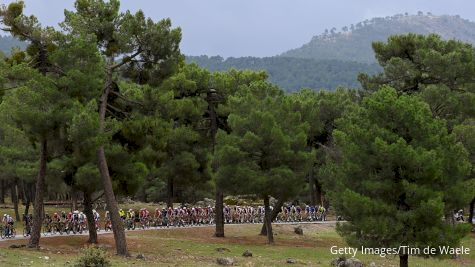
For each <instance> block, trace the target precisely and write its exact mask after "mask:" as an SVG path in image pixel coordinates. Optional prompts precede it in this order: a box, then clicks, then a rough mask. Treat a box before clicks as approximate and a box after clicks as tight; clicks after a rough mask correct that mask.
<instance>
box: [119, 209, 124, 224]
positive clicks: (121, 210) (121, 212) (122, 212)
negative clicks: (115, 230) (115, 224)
mask: <svg viewBox="0 0 475 267" xmlns="http://www.w3.org/2000/svg"><path fill="white" fill-rule="evenodd" d="M119 216H120V218H121V219H122V221H124V220H125V211H124V210H123V209H120V210H119Z"/></svg>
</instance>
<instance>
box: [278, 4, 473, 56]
mask: <svg viewBox="0 0 475 267" xmlns="http://www.w3.org/2000/svg"><path fill="white" fill-rule="evenodd" d="M410 32H412V33H418V34H430V33H436V34H438V35H440V36H441V37H442V38H444V39H456V40H460V41H464V42H468V43H472V44H475V23H474V22H472V21H469V20H467V19H463V18H461V17H460V16H449V15H441V16H435V15H432V14H431V13H427V14H424V13H422V12H419V13H418V14H417V15H409V14H407V13H406V14H404V15H403V14H398V15H395V16H391V17H385V18H373V19H371V20H365V21H363V22H359V23H357V24H355V25H350V26H347V27H343V28H342V29H341V31H337V29H336V28H333V29H331V30H326V31H325V33H323V34H321V35H317V36H314V37H313V38H312V40H311V41H310V42H309V43H307V44H304V45H303V46H301V47H300V48H296V49H292V50H289V51H287V52H284V53H282V54H281V55H279V56H282V57H295V58H311V59H316V60H334V59H336V60H344V61H346V60H348V61H357V62H363V63H373V62H375V58H374V53H373V51H372V48H371V43H372V42H374V41H386V40H387V38H388V37H389V36H391V35H394V34H404V33H410Z"/></svg>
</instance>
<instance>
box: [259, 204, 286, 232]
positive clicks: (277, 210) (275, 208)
mask: <svg viewBox="0 0 475 267" xmlns="http://www.w3.org/2000/svg"><path fill="white" fill-rule="evenodd" d="M284 202H285V201H284V199H282V198H280V199H279V200H277V205H276V207H274V209H273V210H272V216H271V222H273V221H275V219H276V218H277V215H279V212H280V208H281V207H282V206H283V205H284ZM260 235H267V227H266V224H265V222H264V224H262V228H261V233H260Z"/></svg>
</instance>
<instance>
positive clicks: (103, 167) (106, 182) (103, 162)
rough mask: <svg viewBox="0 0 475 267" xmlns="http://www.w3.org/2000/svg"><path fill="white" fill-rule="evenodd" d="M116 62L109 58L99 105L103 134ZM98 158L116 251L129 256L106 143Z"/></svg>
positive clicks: (102, 146) (100, 129)
mask: <svg viewBox="0 0 475 267" xmlns="http://www.w3.org/2000/svg"><path fill="white" fill-rule="evenodd" d="M113 62H114V59H113V58H110V59H109V62H108V63H109V66H108V67H107V73H106V83H105V86H104V91H103V93H102V96H101V104H100V107H99V134H103V133H104V130H105V120H106V110H107V98H108V96H109V92H110V89H111V86H112V74H113V73H112V72H113V70H112V68H111V67H110V66H111V65H112V64H113ZM97 159H98V165H99V171H100V173H101V178H102V185H103V187H104V195H105V197H106V203H107V207H108V209H109V214H110V216H111V222H112V230H113V232H114V240H115V246H116V252H117V254H118V255H122V256H129V252H128V250H127V241H126V239H125V231H124V226H123V224H122V221H121V220H120V216H119V207H118V205H117V200H116V199H115V195H114V189H113V187H112V180H111V177H110V174H109V167H108V166H107V159H106V153H105V151H104V145H101V146H100V147H99V149H98V150H97Z"/></svg>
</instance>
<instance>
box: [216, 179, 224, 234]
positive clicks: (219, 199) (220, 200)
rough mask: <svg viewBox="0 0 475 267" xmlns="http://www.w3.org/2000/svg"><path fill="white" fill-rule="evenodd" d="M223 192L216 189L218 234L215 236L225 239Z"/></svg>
mask: <svg viewBox="0 0 475 267" xmlns="http://www.w3.org/2000/svg"><path fill="white" fill-rule="evenodd" d="M223 202H224V200H223V192H222V191H221V190H220V189H219V188H217V187H216V206H215V216H216V232H215V233H214V236H216V237H224V212H223V208H224V204H223Z"/></svg>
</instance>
